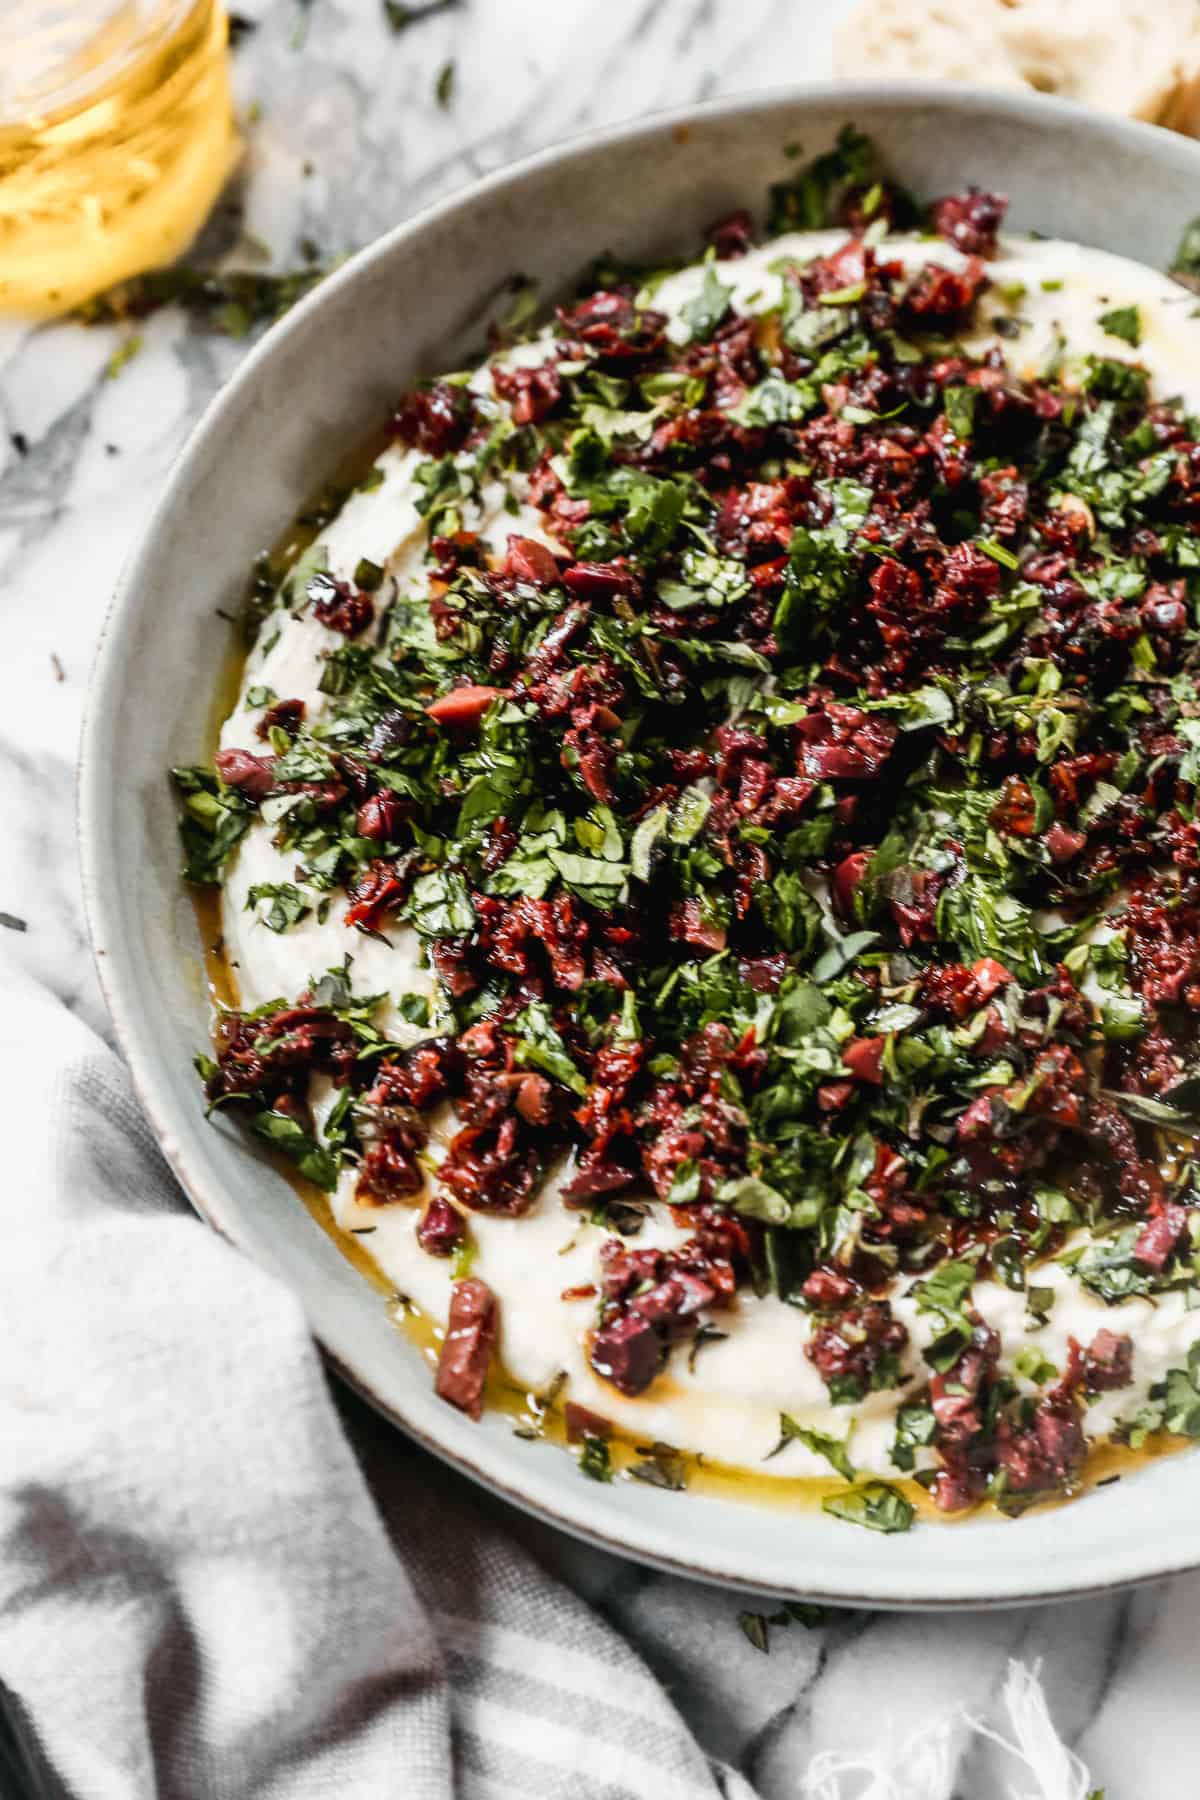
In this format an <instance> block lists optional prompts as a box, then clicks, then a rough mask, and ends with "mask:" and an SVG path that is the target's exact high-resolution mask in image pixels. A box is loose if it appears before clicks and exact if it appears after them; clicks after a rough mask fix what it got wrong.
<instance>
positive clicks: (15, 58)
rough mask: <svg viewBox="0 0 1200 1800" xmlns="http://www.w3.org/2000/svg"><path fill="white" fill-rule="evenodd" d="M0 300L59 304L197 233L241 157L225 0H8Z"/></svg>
mask: <svg viewBox="0 0 1200 1800" xmlns="http://www.w3.org/2000/svg"><path fill="white" fill-rule="evenodd" d="M0 10H2V16H0V311H5V312H24V313H32V314H40V315H48V314H53V313H59V312H65V311H67V310H68V309H70V308H71V307H74V306H78V305H79V304H80V303H81V302H82V301H84V300H87V299H88V298H90V297H91V296H92V295H93V294H97V293H99V292H101V291H102V290H103V289H105V288H107V287H111V286H113V285H114V284H115V283H116V282H119V281H123V280H124V279H126V278H127V277H128V276H130V275H134V274H137V273H139V272H140V271H141V270H143V269H149V268H157V267H159V266H161V265H162V264H164V263H168V262H171V261H173V259H174V258H175V257H177V256H178V255H180V254H181V253H182V251H184V250H185V249H186V248H187V246H188V244H189V243H190V242H191V241H192V239H193V238H194V237H195V235H196V233H197V231H198V230H199V229H200V227H201V225H202V224H203V223H204V220H205V219H206V217H207V216H208V214H209V212H210V211H211V209H212V206H213V203H214V201H215V200H216V198H217V196H218V194H219V193H220V191H221V189H222V187H223V186H224V184H225V182H226V180H227V179H228V177H229V175H230V173H231V171H232V169H233V167H234V164H235V162H236V160H237V154H238V140H237V134H236V131H235V128H234V123H233V105H232V98H231V95H230V88H229V61H228V25H227V21H226V18H225V13H224V8H223V7H222V5H221V4H220V0H57V3H56V0H8V3H7V4H6V5H5V6H4V7H3V9H0Z"/></svg>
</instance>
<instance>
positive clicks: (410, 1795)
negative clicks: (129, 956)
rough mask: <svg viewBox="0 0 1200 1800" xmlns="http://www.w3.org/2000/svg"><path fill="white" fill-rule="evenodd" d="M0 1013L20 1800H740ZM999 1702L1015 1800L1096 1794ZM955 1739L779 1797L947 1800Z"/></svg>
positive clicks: (482, 1517) (533, 1565) (37, 1002)
mask: <svg viewBox="0 0 1200 1800" xmlns="http://www.w3.org/2000/svg"><path fill="white" fill-rule="evenodd" d="M0 991H2V992H3V993H4V996H5V1006H4V1007H3V1009H0V1114H2V1115H3V1125H4V1129H3V1133H2V1138H0V1141H3V1143H4V1145H5V1177H4V1181H3V1184H2V1185H0V1195H2V1198H0V1794H2V1795H3V1796H4V1797H5V1800H9V1797H10V1796H13V1797H15V1796H36V1797H37V1800H59V1797H69V1800H142V1797H143V1796H144V1797H145V1800H151V1797H152V1796H153V1797H155V1800H249V1797H253V1800H333V1797H334V1796H336V1797H337V1800H358V1797H360V1796H363V1797H368V1800H370V1797H373V1796H376V1795H378V1796H403V1797H404V1800H451V1797H452V1796H463V1797H466V1800H754V1796H753V1794H752V1790H751V1788H750V1787H749V1785H748V1784H747V1782H746V1781H745V1780H744V1778H743V1777H742V1776H740V1775H738V1774H737V1773H735V1772H733V1771H730V1770H727V1769H724V1768H722V1767H721V1766H720V1764H719V1763H717V1762H716V1761H714V1760H713V1759H712V1758H710V1757H708V1756H706V1754H705V1753H704V1751H703V1750H702V1748H701V1747H700V1746H699V1745H698V1743H697V1742H696V1740H695V1738H694V1737H693V1735H692V1734H691V1732H690V1731H689V1730H688V1729H687V1727H686V1726H685V1725H684V1723H683V1721H682V1719H681V1718H680V1716H679V1714H678V1713H677V1711H676V1710H675V1707H674V1706H673V1704H672V1702H671V1700H670V1698H669V1697H668V1695H667V1693H666V1692H665V1690H664V1689H663V1687H662V1686H661V1685H660V1683H659V1682H658V1681H657V1680H656V1679H655V1677H654V1675H653V1674H652V1673H651V1672H650V1671H649V1670H648V1669H647V1667H646V1666H645V1664H644V1663H643V1662H642V1661H641V1659H640V1658H639V1656H638V1655H637V1654H636V1653H635V1651H634V1650H633V1649H632V1648H631V1647H630V1646H629V1644H627V1643H626V1642H625V1641H624V1640H623V1639H622V1638H621V1636H620V1635H619V1634H618V1633H617V1632H616V1631H614V1630H613V1629H611V1628H610V1627H609V1626H608V1625H606V1624H605V1623H604V1622H603V1621H602V1620H601V1619H600V1618H599V1617H597V1615H596V1614H595V1613H594V1612H593V1611H592V1610H591V1609H590V1608H589V1607H588V1606H587V1605H586V1603H585V1602H584V1601H583V1600H582V1599H580V1598H579V1597H578V1596H577V1595H576V1594H575V1593H573V1592H571V1591H570V1590H569V1589H568V1588H566V1587H565V1586H563V1585H561V1584H560V1583H559V1582H557V1581H556V1580H555V1579H554V1578H553V1577H552V1576H551V1575H549V1574H548V1573H546V1572H545V1570H544V1569H543V1568H542V1567H541V1566H540V1564H538V1563H537V1562H535V1561H534V1560H533V1558H531V1557H530V1556H529V1555H527V1554H526V1553H525V1552H524V1551H523V1550H522V1549H521V1548H520V1547H519V1546H518V1545H517V1544H516V1543H515V1542H514V1541H513V1539H512V1537H511V1535H510V1534H509V1532H508V1531H507V1530H506V1529H505V1528H504V1527H503V1526H502V1525H501V1524H498V1523H496V1522H494V1521H493V1520H492V1519H491V1518H490V1517H489V1509H488V1507H487V1506H486V1504H484V1505H477V1504H476V1503H475V1502H474V1501H473V1500H472V1499H471V1498H470V1497H469V1496H468V1495H467V1494H466V1493H465V1492H464V1486H463V1484H462V1483H461V1482H460V1481H459V1480H458V1479H457V1478H456V1477H454V1476H452V1475H450V1474H449V1473H448V1472H447V1471H445V1470H443V1469H442V1468H441V1467H440V1465H438V1464H436V1463H434V1462H433V1461H431V1459H429V1458H428V1457H426V1456H425V1455H423V1454H421V1453H419V1452H417V1451H416V1450H414V1449H412V1448H411V1446H408V1445H407V1444H406V1443H405V1442H404V1440H403V1439H401V1438H400V1437H399V1436H398V1434H396V1433H394V1432H392V1431H391V1430H390V1429H389V1428H388V1427H386V1426H384V1425H383V1423H382V1422H381V1421H377V1420H375V1419H374V1418H373V1416H368V1415H366V1414H365V1412H364V1411H363V1409H360V1408H359V1407H358V1405H357V1403H355V1402H349V1401H344V1400H343V1401H342V1402H341V1405H342V1408H343V1412H344V1415H345V1417H344V1418H343V1416H342V1415H341V1414H340V1413H339V1402H338V1400H337V1399H336V1398H335V1396H334V1395H333V1394H331V1391H330V1388H329V1385H328V1382H327V1380H326V1375H325V1371H324V1369H323V1367H322V1364H321V1361H320V1358H319V1356H318V1355H317V1353H316V1351H315V1350H314V1348H313V1346H312V1343H311V1340H310V1339H309V1337H308V1334H307V1332H306V1329H305V1325H304V1320H303V1317H302V1314H301V1311H300V1308H299V1306H298V1304H297V1303H296V1301H295V1300H294V1299H293V1298H292V1296H291V1295H290V1294H289V1293H288V1292H286V1291H285V1290H284V1289H283V1288H281V1287H280V1286H278V1285H277V1284H276V1283H275V1282H274V1281H273V1280H272V1279H271V1278H269V1277H268V1276H267V1275H265V1274H264V1273H263V1272H261V1271H260V1270H259V1269H257V1268H256V1267H255V1266H254V1265H253V1264H252V1263H250V1262H249V1261H247V1260H246V1259H245V1258H244V1257H242V1256H241V1255H239V1254H238V1253H237V1252H236V1251H235V1250H233V1249H232V1248H230V1246H229V1245H228V1244H226V1243H224V1242H222V1241H221V1240H220V1239H219V1238H218V1237H217V1236H216V1235H215V1234H214V1233H212V1232H210V1231H209V1230H208V1229H207V1228H206V1227H205V1226H204V1225H202V1224H201V1223H200V1222H199V1221H198V1220H197V1219H196V1218H194V1217H193V1216H192V1214H191V1213H190V1212H189V1211H188V1209H187V1207H186V1204H185V1203H184V1201H183V1198H182V1196H181V1195H180V1193H179V1190H178V1189H177V1187H176V1186H175V1184H174V1182H173V1180H172V1178H171V1176H170V1174H169V1172H168V1170H167V1168H166V1165H165V1164H164V1162H163V1160H162V1158H161V1156H160V1155H159V1152H158V1149H157V1147H156V1145H155V1143H154V1139H153V1136H152V1134H151V1132H150V1129H149V1127H148V1125H147V1124H146V1122H145V1119H144V1118H143V1116H142V1114H141V1112H140V1110H139V1109H138V1106H137V1104H136V1102H135V1101H134V1099H133V1097H132V1095H131V1092H130V1089H129V1085H128V1081H127V1077H126V1074H125V1071H124V1068H123V1066H122V1064H121V1063H120V1061H119V1060H118V1058H117V1057H116V1056H114V1055H113V1053H112V1052H111V1051H110V1050H108V1049H107V1048H106V1047H105V1046H104V1045H103V1044H102V1043H101V1042H100V1041H99V1039H97V1038H96V1037H95V1036H94V1034H92V1033H91V1032H90V1031H89V1030H88V1029H87V1027H86V1026H85V1025H84V1024H82V1023H81V1022H80V1021H79V1020H78V1019H76V1018H74V1017H72V1016H71V1014H69V1013H68V1012H67V1011H66V1010H65V1009H64V1008H63V1006H62V1005H61V1003H60V1002H59V1001H57V1000H56V999H54V998H53V997H52V996H51V995H49V994H48V993H46V992H45V991H43V990H40V989H38V988H35V987H34V986H32V985H31V984H30V983H28V982H27V981H26V980H25V979H24V978H23V977H20V976H18V975H16V974H15V973H14V972H12V971H11V970H10V971H7V972H5V971H3V970H0ZM347 1424H348V1425H349V1427H350V1432H351V1433H352V1435H348V1430H347ZM732 1609H733V1603H732V1602H731V1615H732ZM1013 1681H1014V1683H1015V1684H1016V1685H1015V1686H1014V1688H1013V1695H1014V1706H1013V1707H1010V1711H1011V1712H1012V1717H1013V1729H1014V1734H1015V1738H1016V1742H1017V1749H1018V1750H1019V1751H1020V1752H1021V1755H1020V1759H1019V1760H1020V1764H1021V1765H1022V1766H1023V1767H1024V1768H1025V1769H1027V1770H1028V1772H1029V1779H1028V1780H1027V1781H1025V1783H1024V1785H1023V1786H1022V1785H1020V1784H1018V1785H1017V1786H1016V1787H1014V1790H1013V1791H1014V1793H1016V1794H1019V1795H1020V1796H1021V1800H1083V1796H1084V1795H1085V1794H1086V1792H1087V1789H1088V1785H1089V1784H1088V1781H1087V1776H1086V1772H1085V1771H1083V1770H1082V1769H1081V1767H1080V1765H1078V1764H1077V1762H1076V1761H1075V1759H1074V1758H1072V1757H1070V1756H1069V1755H1068V1753H1067V1752H1066V1751H1065V1750H1063V1748H1062V1746H1061V1745H1060V1744H1059V1743H1058V1740H1057V1738H1056V1737H1055V1735H1054V1732H1053V1729H1052V1727H1051V1726H1050V1724H1049V1721H1048V1719H1047V1718H1046V1715H1045V1709H1044V1704H1042V1703H1041V1701H1040V1695H1039V1693H1038V1691H1037V1688H1036V1683H1034V1684H1033V1686H1032V1687H1030V1686H1029V1683H1028V1679H1027V1678H1025V1677H1023V1676H1022V1675H1021V1672H1020V1671H1017V1672H1016V1674H1015V1675H1014V1677H1013ZM1022 1681H1024V1683H1025V1685H1024V1686H1022V1685H1021V1683H1022ZM1039 1707H1040V1713H1039ZM962 1731H963V1725H962V1721H961V1720H959V1721H957V1722H956V1723H955V1722H949V1723H948V1725H947V1729H946V1732H945V1733H944V1734H942V1736H941V1737H940V1738H939V1737H938V1735H937V1734H936V1733H935V1734H934V1735H933V1736H932V1737H931V1738H928V1739H926V1740H925V1741H924V1742H923V1743H922V1744H921V1745H913V1744H908V1745H899V1746H897V1747H896V1753H895V1755H894V1756H892V1755H890V1754H886V1755H884V1756H883V1759H882V1760H880V1758H879V1757H874V1758H868V1759H865V1760H864V1759H863V1758H845V1757H839V1756H838V1755H837V1754H836V1752H835V1751H833V1750H831V1749H829V1748H828V1747H825V1746H813V1754H814V1760H813V1762H812V1764H811V1767H809V1768H808V1770H807V1771H806V1770H805V1769H798V1770H797V1771H796V1785H795V1792H796V1794H797V1796H800V1795H802V1794H805V1793H807V1794H809V1795H813V1796H817V1800H860V1797H865V1796H870V1800H908V1797H909V1796H910V1795H915V1794H917V1793H918V1791H919V1793H920V1796H921V1800H949V1796H950V1794H951V1792H952V1783H953V1771H952V1767H951V1757H950V1754H949V1746H950V1744H951V1743H952V1742H955V1741H957V1742H961V1738H962ZM914 1772H915V1774H916V1776H917V1777H918V1778H919V1780H920V1783H921V1785H920V1787H919V1789H918V1788H916V1787H913V1786H910V1785H909V1776H912V1775H914Z"/></svg>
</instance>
